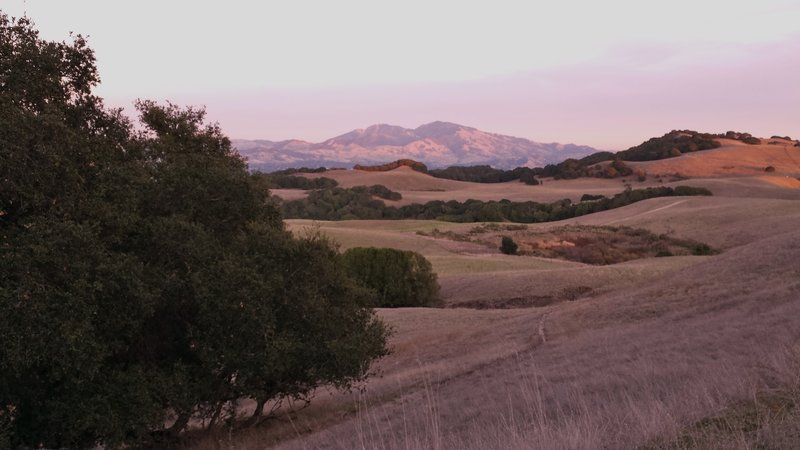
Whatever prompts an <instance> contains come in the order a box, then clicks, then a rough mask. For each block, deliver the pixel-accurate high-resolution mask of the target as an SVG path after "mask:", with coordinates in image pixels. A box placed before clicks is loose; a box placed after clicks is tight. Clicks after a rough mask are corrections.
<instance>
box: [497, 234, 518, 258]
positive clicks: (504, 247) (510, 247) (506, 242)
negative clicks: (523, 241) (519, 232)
mask: <svg viewBox="0 0 800 450" xmlns="http://www.w3.org/2000/svg"><path fill="white" fill-rule="evenodd" d="M518 248H519V247H518V246H517V243H516V242H514V240H513V239H511V238H510V237H508V236H503V239H502V241H501V243H500V251H501V252H503V253H505V254H506V255H516V254H517V249H518Z"/></svg>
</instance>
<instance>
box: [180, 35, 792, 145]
mask: <svg viewBox="0 0 800 450" xmlns="http://www.w3.org/2000/svg"><path fill="white" fill-rule="evenodd" d="M670 50H673V51H675V52H678V53H679V54H684V53H683V51H682V50H680V49H670ZM707 50H708V52H709V53H713V49H707ZM656 55H661V56H660V57H658V56H656ZM798 55H800V35H798V37H795V38H794V39H792V40H791V41H787V42H786V43H784V44H783V45H782V46H780V47H775V46H768V45H763V46H762V45H754V46H752V47H751V48H749V49H747V51H744V49H740V53H738V54H737V55H735V56H736V57H735V58H732V57H731V58H728V57H726V56H725V55H720V56H719V57H718V58H713V57H709V55H705V54H703V52H698V54H697V55H694V56H693V58H696V59H697V60H700V59H704V60H702V61H692V60H690V61H689V62H688V63H685V64H683V63H680V62H675V61H669V59H670V58H673V59H674V58H675V57H676V55H675V54H671V53H669V52H666V51H665V49H663V48H662V49H646V48H641V47H639V48H631V49H629V51H627V52H622V53H619V54H617V55H615V56H613V57H609V58H608V59H607V60H606V61H605V62H604V63H602V64H597V63H595V64H592V65H580V64H576V65H574V66H571V67H564V68H558V69H550V70H542V71H535V72H528V73H521V74H517V75H513V76H505V77H492V78H487V79H484V80H477V81H459V82H438V83H413V84H394V85H388V84H387V85H371V86H350V87H337V88H335V89H331V88H318V89H296V88H295V89H286V88H285V89H281V90H263V91H257V92H256V91H254V92H248V93H246V94H242V95H237V94H228V95H224V96H213V95H212V96H208V97H207V98H206V102H205V105H206V106H207V107H208V110H209V113H210V114H209V115H210V117H211V118H213V119H215V120H219V121H220V122H222V123H223V124H224V125H225V129H226V130H227V132H228V133H229V134H230V135H231V136H237V137H241V138H248V139H255V138H268V139H272V140H278V139H288V138H301V139H305V140H310V141H321V140H324V139H327V138H329V137H333V136H335V135H338V134H341V133H344V132H346V131H349V130H351V129H353V128H363V127H366V126H368V125H371V124H373V123H378V122H379V123H391V124H394V125H401V126H405V127H409V128H413V127H416V126H418V125H421V124H423V123H427V122H431V121H434V120H445V121H450V122H456V123H460V124H463V125H469V126H474V127H476V128H479V129H482V130H484V131H490V132H496V133H501V134H509V135H514V136H521V137H527V138H530V139H533V140H537V141H540V142H561V143H578V144H586V145H592V146H594V147H597V148H603V149H624V148H628V147H630V146H632V145H636V144H638V143H640V142H642V141H644V140H647V139H649V138H650V137H653V136H660V135H662V134H664V133H666V132H668V131H670V130H672V129H695V130H698V131H705V132H724V131H727V130H737V131H747V132H750V133H753V134H754V135H758V136H765V137H769V136H772V135H774V134H779V135H787V134H788V135H790V136H792V137H794V138H800V76H798V75H797V74H799V73H800V57H799V56H798ZM185 100H187V101H190V100H191V99H190V98H188V97H187V98H186V99H185Z"/></svg>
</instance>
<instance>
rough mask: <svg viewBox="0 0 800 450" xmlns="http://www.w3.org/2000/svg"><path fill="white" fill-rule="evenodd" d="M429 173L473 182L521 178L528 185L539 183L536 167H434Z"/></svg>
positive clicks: (506, 180)
mask: <svg viewBox="0 0 800 450" xmlns="http://www.w3.org/2000/svg"><path fill="white" fill-rule="evenodd" d="M428 174H429V175H431V176H434V177H436V178H445V179H449V180H456V181H469V182H473V183H505V182H508V181H514V180H519V181H521V182H523V183H525V184H528V185H537V184H539V181H538V180H537V179H536V169H532V168H530V167H517V168H515V169H512V170H502V169H495V168H493V167H491V166H486V165H482V166H450V167H448V168H446V169H432V170H429V171H428Z"/></svg>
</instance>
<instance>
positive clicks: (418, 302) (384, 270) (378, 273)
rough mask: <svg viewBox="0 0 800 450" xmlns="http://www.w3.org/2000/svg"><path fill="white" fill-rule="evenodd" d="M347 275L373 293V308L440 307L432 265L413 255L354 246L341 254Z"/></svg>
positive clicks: (413, 253) (399, 251)
mask: <svg viewBox="0 0 800 450" xmlns="http://www.w3.org/2000/svg"><path fill="white" fill-rule="evenodd" d="M342 261H343V262H344V266H345V267H346V268H347V271H348V273H349V274H350V276H352V277H353V278H355V279H356V280H357V281H358V282H359V283H360V284H361V285H363V286H365V287H367V288H370V289H372V290H374V291H375V292H376V293H377V296H376V297H375V303H374V305H373V306H375V307H383V308H397V307H420V306H439V305H440V304H441V299H440V297H439V283H438V282H437V277H436V274H435V273H434V272H433V267H432V266H431V263H430V262H429V261H428V260H427V259H425V257H424V256H422V255H420V254H419V253H416V252H411V251H404V250H395V249H392V248H375V247H356V248H351V249H349V250H347V251H346V252H344V254H342Z"/></svg>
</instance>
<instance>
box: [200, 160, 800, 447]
mask: <svg viewBox="0 0 800 450" xmlns="http://www.w3.org/2000/svg"><path fill="white" fill-rule="evenodd" d="M728 147H729V148H728V150H731V149H733V151H734V154H736V152H739V153H741V152H742V151H744V150H742V149H740V148H739V146H738V145H729V146H728ZM755 147H759V146H755ZM761 147H765V148H766V146H761ZM725 149H726V147H723V148H722V149H719V150H714V151H713V153H712V152H708V154H709V155H711V157H710V158H709V160H708V170H707V172H704V173H701V172H696V173H695V174H697V175H698V176H699V178H695V179H691V180H689V182H687V184H690V185H702V186H706V187H709V188H710V189H712V190H713V191H714V193H715V196H713V197H683V198H681V197H671V198H656V199H650V200H646V201H642V202H639V203H635V204H632V205H629V206H626V207H623V208H619V209H615V210H609V211H604V212H601V213H597V214H592V215H587V216H582V217H578V218H574V219H570V220H566V221H562V222H554V223H545V224H530V225H527V226H526V227H524V229H523V228H522V227H519V228H513V227H512V228H511V229H509V228H503V227H502V226H499V227H496V228H492V226H488V228H489V229H491V230H493V231H491V232H488V233H483V234H480V237H481V239H478V240H475V239H473V240H472V241H470V240H468V239H466V238H465V237H466V236H471V235H470V232H471V230H473V231H474V229H475V227H476V226H477V227H480V226H481V225H482V224H456V223H447V222H436V221H342V222H324V221H322V222H315V221H306V220H289V221H287V224H288V227H289V229H290V230H291V231H292V232H294V233H296V234H303V233H308V232H312V233H313V232H321V233H323V234H325V235H327V236H329V237H330V238H332V239H334V240H336V241H337V242H338V243H339V244H340V246H341V248H342V249H347V248H352V247H357V246H380V247H391V248H397V249H402V250H413V251H416V252H419V253H421V254H423V255H424V256H425V257H426V258H428V259H429V260H430V261H431V263H432V264H433V267H434V270H435V271H436V272H437V274H438V276H439V282H440V285H441V287H442V296H443V299H444V303H445V307H444V308H410V309H382V310H379V315H380V316H381V318H383V319H384V320H385V321H386V322H387V323H388V324H390V325H391V326H392V328H393V330H394V333H393V335H392V337H391V348H392V353H391V354H390V355H389V356H387V357H385V358H384V359H382V360H381V361H380V362H378V363H377V364H376V365H375V366H374V368H373V370H374V374H375V375H374V376H373V377H372V378H371V379H370V380H369V381H368V382H367V383H366V384H365V385H363V386H362V387H361V389H359V390H356V391H353V392H350V393H340V392H327V391H326V392H320V393H319V394H318V395H317V398H316V399H315V400H314V402H312V404H310V405H309V406H308V407H307V408H303V409H293V410H289V409H282V410H280V411H282V412H280V413H279V414H277V415H276V416H275V417H274V418H273V419H271V420H270V421H268V422H267V423H265V424H264V426H261V427H259V428H257V429H254V430H250V431H247V432H242V433H241V434H233V435H224V436H223V435H217V436H215V437H213V438H208V437H207V438H205V439H203V440H199V441H196V442H193V444H192V445H193V446H196V447H198V448H209V449H210V448H220V447H222V448H264V447H271V446H276V447H277V448H286V449H304V448H334V449H349V448H365V449H366V448H383V449H430V448H433V449H445V448H448V449H449V448H465V449H483V448H549V449H559V448H563V449H574V448H579V449H593V448H643V449H645V448H646V449H662V448H663V449H666V448H670V449H672V448H719V447H724V448H754V447H758V448H791V447H792V446H793V444H795V443H796V442H798V440H799V439H800V434H798V430H800V427H799V426H798V413H797V411H796V410H795V406H796V405H797V402H798V401H800V394H799V393H800V346H798V342H800V259H799V258H798V255H800V232H799V231H798V228H797V225H798V224H800V189H797V188H796V187H792V186H791V184H792V183H789V184H788V185H787V183H786V182H784V183H779V182H775V181H774V180H769V179H768V178H765V177H764V176H763V173H758V174H747V173H742V174H738V175H736V176H734V177H719V176H717V172H716V170H717V167H718V166H719V165H722V164H729V163H730V159H726V156H725V154H724V151H725ZM749 150H750V151H758V149H757V148H755V149H754V148H752V147H751V148H750V149H749ZM769 150H773V149H772V148H769ZM778 150H783V149H782V148H781V149H775V153H776V154H777V153H779V152H778ZM795 152H797V151H796V150H795ZM704 154H705V153H697V154H692V155H691V158H693V161H694V162H693V164H695V165H697V164H698V161H702V160H698V158H701V157H702V155H704ZM739 156H740V155H739ZM739 156H736V158H738V157H739ZM682 158H684V157H680V158H674V162H673V164H680V163H681V159H682ZM687 159H688V158H687ZM670 161H672V160H670ZM720 161H728V162H727V163H723V162H720ZM784 162H785V161H784ZM642 164H643V165H644V164H646V163H642ZM659 164H661V166H659ZM664 164H665V163H663V162H659V161H656V162H653V167H664ZM787 164H788V163H787ZM676 167H678V166H674V165H673V166H669V167H667V168H664V169H660V170H663V171H664V173H663V175H662V181H661V182H662V183H663V182H668V183H669V181H667V179H666V177H667V173H668V172H670V171H673V170H675V168H676ZM781 167H782V169H781V170H782V171H783V172H789V171H791V170H793V171H794V172H792V175H793V177H794V176H797V175H800V166H797V165H795V166H789V165H787V166H781ZM333 174H334V175H335V176H336V177H337V179H338V181H339V182H340V183H342V184H344V185H345V186H346V185H347V184H346V183H351V185H356V184H360V183H362V181H363V180H362V179H361V178H363V177H369V182H370V183H381V184H384V185H386V186H388V187H390V188H391V189H399V190H400V191H401V192H402V193H403V196H404V200H403V201H406V200H408V201H418V200H417V197H414V196H415V195H417V194H414V193H413V192H422V193H423V194H420V195H424V196H426V197H425V198H428V197H427V196H428V195H430V196H432V197H431V198H438V199H451V198H456V199H461V198H480V197H481V196H483V195H485V196H487V197H484V198H497V197H491V196H492V195H496V194H495V191H493V190H495V189H496V190H497V191H496V192H497V193H499V192H505V194H507V196H505V198H514V199H518V200H519V199H533V200H543V199H552V198H558V197H559V196H562V197H561V198H563V195H564V194H565V193H567V192H574V195H578V194H577V193H578V192H580V193H581V194H582V193H585V192H591V193H604V192H606V191H604V190H605V189H607V190H609V191H608V192H611V193H615V192H618V191H619V190H621V189H622V183H620V181H619V180H587V179H580V180H561V181H553V182H549V181H545V183H544V184H543V185H541V186H525V185H523V184H522V183H515V184H514V183H504V184H505V185H507V186H492V185H477V184H474V183H460V182H454V181H451V180H436V179H428V180H426V182H427V183H430V186H427V185H425V184H421V185H419V186H422V187H427V188H429V189H434V187H436V188H437V189H438V188H440V189H443V190H441V191H433V190H428V191H410V190H408V189H410V186H415V185H416V184H415V183H416V181H415V180H416V179H418V178H420V177H425V176H424V175H422V174H417V173H414V172H411V171H410V170H406V169H398V170H395V171H392V172H388V173H368V174H360V173H355V172H350V171H342V172H333ZM778 176H780V177H784V178H786V177H787V176H788V175H786V173H781V174H780V175H778ZM778 176H776V179H778V178H777V177H778ZM793 177H792V179H794V178H793ZM427 178H430V177H427ZM356 179H357V181H356ZM346 180H350V181H346ZM343 181H346V183H345V182H343ZM393 183H394V184H393ZM650 183H659V181H656V180H655V179H652V178H651V177H649V179H648V181H646V182H644V183H643V184H645V185H647V184H650ZM464 184H467V185H471V186H468V187H465V186H462V185H464ZM434 185H435V186H434ZM722 186H724V188H721V189H719V190H720V191H721V195H716V194H718V192H717V190H718V189H717V188H720V187H722ZM403 187H405V188H406V190H403V189H402V188H403ZM450 189H452V190H450ZM569 195H573V194H569ZM407 196H408V197H407ZM501 225H502V224H501ZM564 226H573V227H575V226H580V227H589V228H591V227H605V228H602V229H603V230H605V229H607V227H628V228H630V229H644V230H647V231H648V232H651V233H653V234H654V235H662V236H666V237H669V238H674V239H684V240H694V241H697V242H702V243H705V244H708V245H709V246H711V247H712V248H714V249H715V252H714V254H709V255H705V256H692V255H683V256H669V257H659V258H654V257H642V258H639V259H632V260H628V261H625V262H620V263H615V264H606V265H597V264H586V263H582V262H577V261H568V260H565V259H553V258H543V257H537V256H529V255H527V256H526V255H521V256H517V255H504V254H501V253H500V251H499V249H498V246H497V245H496V246H492V245H490V243H491V242H492V239H494V240H496V241H497V243H498V245H499V237H500V236H501V235H510V236H516V237H517V238H520V237H521V236H525V235H526V233H527V234H528V235H531V234H535V233H547V232H550V231H552V230H555V229H558V228H559V227H564Z"/></svg>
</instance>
